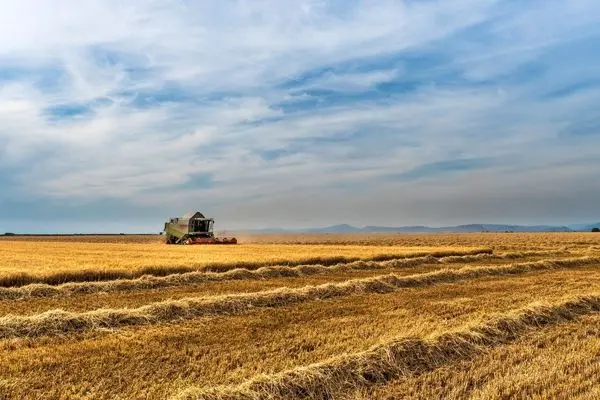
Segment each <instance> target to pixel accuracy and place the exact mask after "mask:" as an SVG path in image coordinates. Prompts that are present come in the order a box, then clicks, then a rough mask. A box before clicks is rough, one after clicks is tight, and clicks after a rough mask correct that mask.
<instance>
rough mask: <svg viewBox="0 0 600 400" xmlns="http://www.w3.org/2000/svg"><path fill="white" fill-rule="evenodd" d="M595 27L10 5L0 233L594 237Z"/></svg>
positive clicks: (382, 15) (510, 14)
mask: <svg viewBox="0 0 600 400" xmlns="http://www.w3.org/2000/svg"><path fill="white" fill-rule="evenodd" d="M599 11H600V5H598V3H597V2H596V1H592V0H580V1H576V2H549V1H541V0H535V1H531V2H527V3H526V4H525V3H523V2H516V1H512V0H486V1H479V0H477V1H476V0H459V1H453V2H447V1H427V2H413V1H400V0H386V1H381V2H376V3H373V2H366V1H352V2H339V1H326V0H323V1H316V0H314V1H313V0H302V1H297V2H292V3H290V2H280V1H275V0H265V1H259V2H245V1H233V0H232V1H225V2H217V1H206V2H179V1H174V0H152V1H132V2H128V3H126V4H124V3H122V2H117V1H113V0H108V1H106V0H91V1H88V2H77V1H74V0H60V1H57V2H52V3H49V2H45V1H41V0H21V1H12V0H8V1H5V2H4V3H3V10H2V13H1V14H0V183H1V184H2V186H3V187H4V188H5V193H3V194H2V195H0V206H1V207H0V224H2V223H3V222H4V223H5V224H7V230H8V229H9V228H11V229H14V230H18V229H17V228H18V226H17V227H16V228H13V225H11V224H14V223H15V222H14V221H16V220H17V219H18V220H19V221H20V223H24V222H23V221H26V220H27V219H28V216H27V215H28V213H31V209H32V207H36V209H37V211H36V216H35V218H36V219H40V218H41V219H46V220H48V221H50V220H54V218H55V216H57V215H61V216H65V218H67V219H68V218H69V215H70V216H72V219H74V220H82V219H86V218H84V216H89V217H87V219H88V220H90V221H93V220H98V221H105V220H106V219H107V218H110V217H111V215H115V216H117V215H119V216H121V218H128V219H129V220H131V221H135V224H136V225H135V226H136V229H137V228H139V227H144V226H146V227H148V229H152V227H153V226H154V225H153V224H154V220H152V222H145V221H148V218H149V216H158V217H157V218H158V219H162V218H163V217H165V216H167V215H170V214H177V213H180V212H183V211H184V210H186V209H188V208H202V210H203V211H205V210H206V212H207V213H210V214H215V215H216V216H217V217H218V218H219V219H220V221H221V224H222V225H225V226H227V227H246V226H258V225H260V226H265V225H286V224H287V225H313V224H320V223H330V222H331V223H335V222H350V223H357V224H361V223H376V222H379V223H385V224H402V223H419V224H420V223H431V224H436V223H439V224H445V223H451V222H455V220H456V219H457V218H459V217H460V218H462V220H461V221H462V222H470V221H471V220H475V219H478V218H484V219H486V220H488V221H489V220H490V218H492V219H493V218H497V219H498V222H567V221H566V220H567V219H575V220H577V219H585V218H597V216H595V215H592V214H593V212H594V207H593V206H592V205H591V203H589V202H588V201H587V199H586V197H585V196H591V195H595V196H597V195H598V194H600V189H593V188H594V187H596V188H600V185H598V184H597V183H598V182H597V178H596V177H597V176H600V174H599V173H600V161H597V148H598V146H599V145H600V134H598V132H599V131H598V130H599V129H600V125H599V121H598V114H597V111H596V109H597V104H598V102H599V100H600V73H599V72H598V69H597V67H596V66H597V65H598V62H599V61H600V55H598V53H597V51H595V45H596V44H597V42H598V40H599V39H600V12H599ZM491 160H493V161H491ZM557 165H559V166H560V167H556V166H557ZM390 177H394V178H395V179H390ZM544 182H546V183H544ZM544 185H547V186H544ZM6 188H7V189H6ZM594 190H596V191H594ZM365 192H368V195H366V194H365ZM536 193H537V194H536ZM542 194H543V195H544V196H545V197H543V196H542ZM440 197H443V198H444V199H446V201H447V203H446V206H445V207H444V208H443V209H444V210H446V211H439V202H438V203H436V202H435V201H433V200H432V199H439V198H440ZM498 199H503V201H504V202H503V203H502V204H498V201H499V200H498ZM467 203H468V207H467V206H466V205H467ZM471 203H473V204H471ZM34 205H35V206H34ZM461 207H464V209H461ZM433 209H435V210H436V211H435V212H434V211H432V210H433ZM546 209H547V212H544V210H546ZM69 210H71V211H72V212H71V213H69ZM124 210H126V212H125V211H124ZM366 210H368V211H366ZM502 210H504V211H502ZM16 216H18V218H17V217H16ZM487 217H490V218H487ZM31 218H33V217H31ZM467 220H469V221H467ZM517 220H518V221H517ZM8 221H13V222H10V223H9V222H8ZM461 221H458V222H461ZM57 223H58V222H56V221H55V222H53V224H55V225H56V224H57ZM76 224H77V223H76V222H73V223H72V225H69V226H70V227H73V226H76ZM145 224H147V225H145ZM86 226H87V225H86ZM132 226H133V225H132ZM57 229H60V226H58V225H57ZM82 229H83V228H82ZM86 229H87V228H86ZM0 230H1V228H0Z"/></svg>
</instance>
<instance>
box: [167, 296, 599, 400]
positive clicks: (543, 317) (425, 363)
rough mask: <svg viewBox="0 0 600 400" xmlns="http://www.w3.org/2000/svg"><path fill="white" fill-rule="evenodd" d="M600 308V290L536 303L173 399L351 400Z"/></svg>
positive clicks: (191, 390) (197, 389)
mask: <svg viewBox="0 0 600 400" xmlns="http://www.w3.org/2000/svg"><path fill="white" fill-rule="evenodd" d="M596 312H600V293H593V294H590V295H587V296H577V297H571V298H569V299H566V300H563V301H562V302H556V303H552V304H546V305H539V304H533V305H530V306H527V307H524V308H521V309H518V310H514V311H511V312H508V313H504V314H500V315H498V316H496V317H494V318H490V319H489V320H488V321H487V322H485V323H482V324H479V325H475V326H471V327H467V328H464V329H462V330H457V331H449V332H446V333H443V334H440V335H437V336H435V337H433V338H431V339H422V338H415V339H406V338H402V339H398V340H393V341H389V342H387V343H384V344H381V345H378V346H375V347H372V348H371V349H369V350H367V351H364V352H359V353H355V354H350V355H344V356H339V357H336V358H333V359H330V360H328V361H325V362H321V363H317V364H312V365H309V366H305V367H298V368H295V369H292V370H289V371H284V372H281V373H279V374H274V375H262V376H259V377H256V378H254V379H251V380H249V381H247V382H245V383H243V384H241V385H238V386H218V387H213V388H204V387H201V386H198V387H191V388H187V389H184V390H182V391H180V392H179V393H177V394H175V395H174V396H173V397H172V400H255V399H273V400H274V399H314V400H317V399H318V400H322V399H333V398H346V397H348V396H349V395H350V394H351V393H352V392H353V391H355V390H357V389H365V388H368V387H370V386H373V385H376V384H383V383H386V382H389V381H391V380H393V379H398V378H402V377H409V376H412V375H417V374H421V373H424V372H427V371H431V370H434V369H436V368H439V367H442V366H444V365H449V364H451V363H453V362H457V361H461V360H468V359H471V358H473V357H476V356H477V355H480V354H482V353H484V352H485V351H486V350H487V349H488V348H490V347H494V346H499V345H502V344H506V343H510V342H512V341H514V340H516V339H518V338H520V337H521V336H523V335H525V334H526V333H528V332H531V331H533V330H536V329H542V328H544V327H546V326H550V325H556V324H559V323H562V322H567V321H572V320H574V319H576V318H578V317H581V316H584V315H588V314H591V313H596Z"/></svg>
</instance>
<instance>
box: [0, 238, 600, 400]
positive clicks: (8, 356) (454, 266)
mask: <svg viewBox="0 0 600 400" xmlns="http://www.w3.org/2000/svg"><path fill="white" fill-rule="evenodd" d="M118 238H119V236H107V237H104V236H97V237H88V236H85V237H67V238H65V239H64V240H61V238H60V237H40V238H33V237H25V238H18V239H17V240H7V239H2V240H0V280H1V282H2V285H0V286H1V287H0V398H7V399H12V398H15V399H22V398H25V399H27V398H31V399H63V398H94V399H96V398H98V399H114V398H121V399H129V398H131V399H148V398H150V399H164V398H172V399H263V398H265V399H295V398H297V399H357V400H358V399H361V400H365V399H372V398H377V399H378V398H384V399H395V398H415V399H416V398H419V399H437V398H440V399H442V398H443V399H446V398H448V399H467V398H469V399H471V398H472V399H488V398H498V399H505V398H565V399H567V398H582V399H583V398H595V397H594V396H596V395H598V393H599V392H598V386H599V383H600V382H599V381H598V379H597V378H596V377H597V375H598V372H599V371H600V369H599V368H600V367H599V366H600V362H599V361H598V360H599V358H598V357H600V344H599V343H600V342H599V340H598V338H599V337H600V333H599V329H600V322H599V321H600V235H590V234H579V233H560V234H554V233H553V234H513V233H510V234H509V233H507V234H491V233H486V234H458V235H449V234H440V235H363V236H360V235H306V236H299V235H290V236H288V237H285V236H281V235H280V236H270V235H261V236H256V237H247V238H244V241H245V243H246V244H241V245H238V246H223V247H220V246H212V247H211V246H206V247H203V246H197V247H195V246H190V247H186V246H181V247H178V246H166V245H162V244H160V243H158V242H157V241H153V240H155V239H157V238H158V237H154V236H137V237H129V236H126V235H125V236H123V237H120V239H121V241H119V240H117V239H118ZM143 241H146V242H143Z"/></svg>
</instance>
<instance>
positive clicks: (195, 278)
mask: <svg viewBox="0 0 600 400" xmlns="http://www.w3.org/2000/svg"><path fill="white" fill-rule="evenodd" d="M548 254H555V253H549V252H515V253H505V254H493V253H492V254H490V253H480V254H468V255H462V256H457V255H453V256H443V257H439V256H438V257H436V256H434V255H432V254H430V255H427V256H424V257H407V258H399V259H392V260H388V261H364V260H359V261H353V262H349V263H339V264H334V265H331V266H328V265H323V264H316V265H311V264H305V265H298V266H295V267H290V266H282V265H279V266H272V267H262V268H259V269H256V270H252V269H245V268H238V269H233V270H229V271H226V272H200V271H194V272H186V273H180V274H171V275H167V276H153V275H145V276H142V277H139V278H135V279H115V280H109V281H98V282H68V283H64V284H61V285H50V284H44V283H35V284H30V285H25V286H19V287H9V288H3V287H0V300H23V299H28V298H36V297H38V298H39V297H67V296H71V295H76V294H82V293H85V294H91V293H116V292H126V291H135V290H147V289H159V288H167V287H179V286H186V285H196V284H201V283H206V282H219V281H230V280H258V279H273V278H301V277H305V276H311V275H321V274H328V273H336V272H342V271H351V270H378V269H392V268H410V267H416V266H420V265H429V264H431V265H439V264H455V263H471V262H481V261H486V260H515V259H518V258H521V257H532V256H541V255H548Z"/></svg>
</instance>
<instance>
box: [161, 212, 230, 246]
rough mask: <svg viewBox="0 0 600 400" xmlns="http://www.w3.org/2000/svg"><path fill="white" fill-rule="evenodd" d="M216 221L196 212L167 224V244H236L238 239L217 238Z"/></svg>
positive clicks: (171, 220)
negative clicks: (214, 228) (214, 230)
mask: <svg viewBox="0 0 600 400" xmlns="http://www.w3.org/2000/svg"><path fill="white" fill-rule="evenodd" d="M214 223H215V220H214V219H212V218H206V217H204V215H203V214H202V213H201V212H198V211H195V212H190V213H187V214H185V215H184V216H183V217H177V218H171V219H170V220H169V221H168V222H165V243H167V244H236V243H237V239H236V238H221V237H216V236H215V234H214V232H213V225H214Z"/></svg>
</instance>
